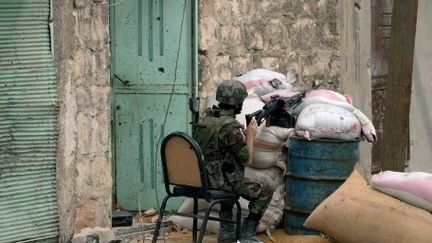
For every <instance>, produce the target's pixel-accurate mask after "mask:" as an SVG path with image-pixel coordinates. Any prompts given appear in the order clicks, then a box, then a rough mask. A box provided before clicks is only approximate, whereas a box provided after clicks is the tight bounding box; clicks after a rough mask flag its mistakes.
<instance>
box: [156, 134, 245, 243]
mask: <svg viewBox="0 0 432 243" xmlns="http://www.w3.org/2000/svg"><path fill="white" fill-rule="evenodd" d="M161 158H162V168H163V174H164V179H165V180H164V182H165V190H166V193H167V196H166V197H165V198H164V199H163V201H162V205H161V207H160V210H159V219H158V221H157V223H156V228H155V231H154V234H153V240H152V242H156V241H157V238H158V236H159V230H160V227H161V223H162V219H163V215H164V213H165V207H166V203H167V201H168V199H170V198H172V197H189V198H193V202H194V205H193V213H192V214H184V213H178V212H173V213H172V214H174V215H179V216H183V217H190V218H193V234H192V237H193V239H192V240H193V242H202V240H203V237H204V232H205V229H206V226H207V221H208V220H216V221H224V222H231V223H235V224H236V237H237V240H239V239H240V222H241V207H240V203H239V202H238V199H239V197H238V195H237V194H235V193H231V192H226V191H221V190H213V189H209V188H208V182H207V173H206V169H205V165H204V156H203V153H202V151H201V148H200V147H199V145H198V143H197V142H196V141H195V140H194V139H193V138H192V137H190V136H189V135H187V134H186V133H183V132H173V133H171V134H169V135H168V136H166V137H165V138H164V140H163V142H162V146H161ZM198 199H205V200H206V201H207V202H209V207H208V209H207V210H206V212H205V215H204V216H203V215H198ZM227 201H228V202H235V205H236V206H237V218H236V220H225V219H221V218H219V217H211V216H209V214H210V211H211V210H212V208H213V206H215V205H216V204H218V203H221V202H227ZM198 219H202V220H203V222H202V225H201V229H200V234H199V238H198V241H197V223H198V222H197V221H198Z"/></svg>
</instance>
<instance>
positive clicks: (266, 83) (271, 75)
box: [234, 69, 295, 96]
mask: <svg viewBox="0 0 432 243" xmlns="http://www.w3.org/2000/svg"><path fill="white" fill-rule="evenodd" d="M289 74H290V75H289V77H287V76H285V75H283V74H281V73H278V72H274V71H271V70H267V69H254V70H251V71H249V72H247V73H245V74H243V75H241V76H238V77H235V78H234V79H235V80H238V81H240V82H242V83H243V84H244V85H245V86H246V88H247V89H248V93H251V92H253V93H255V94H257V95H258V96H262V95H265V94H268V93H270V92H272V91H275V90H281V89H292V85H291V83H292V82H294V81H295V76H294V75H293V74H292V73H289Z"/></svg>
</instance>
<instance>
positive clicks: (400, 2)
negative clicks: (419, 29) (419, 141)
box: [380, 0, 418, 171]
mask: <svg viewBox="0 0 432 243" xmlns="http://www.w3.org/2000/svg"><path fill="white" fill-rule="evenodd" d="M417 5H418V1H417V0H393V12H392V28H391V34H390V46H389V57H390V58H389V59H390V60H389V70H388V85H387V91H386V95H385V101H384V104H385V114H384V123H383V126H384V132H383V138H382V139H383V146H382V150H381V151H380V153H381V154H382V155H383V156H380V157H381V158H383V161H382V164H381V166H382V170H394V171H404V170H405V162H406V161H407V136H408V132H409V126H408V124H409V111H410V103H411V83H412V70H413V57H414V42H415V33H416V23H417Z"/></svg>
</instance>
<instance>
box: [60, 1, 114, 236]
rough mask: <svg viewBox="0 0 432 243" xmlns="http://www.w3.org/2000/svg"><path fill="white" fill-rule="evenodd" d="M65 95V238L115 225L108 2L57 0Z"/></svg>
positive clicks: (62, 122)
mask: <svg viewBox="0 0 432 243" xmlns="http://www.w3.org/2000/svg"><path fill="white" fill-rule="evenodd" d="M53 13H54V16H53V23H54V32H53V37H54V46H55V48H54V54H55V62H56V69H57V74H58V92H59V99H60V114H59V129H60V137H59V149H58V151H59V152H58V164H57V178H58V179H57V182H58V204H59V221H60V241H61V242H66V241H68V240H69V239H71V238H72V237H73V235H74V234H78V233H80V232H81V231H82V230H83V229H86V228H87V230H88V228H95V227H100V228H109V227H110V226H111V218H110V216H111V187H112V179H111V164H110V160H111V151H110V150H111V147H110V146H111V145H110V136H111V134H110V105H109V103H110V102H109V99H110V98H109V97H110V91H111V89H110V83H109V32H108V29H109V25H108V6H107V1H104V0H93V1H88V0H74V1H53Z"/></svg>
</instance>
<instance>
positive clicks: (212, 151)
mask: <svg viewBox="0 0 432 243" xmlns="http://www.w3.org/2000/svg"><path fill="white" fill-rule="evenodd" d="M242 128H243V126H242V125H241V124H240V123H239V122H238V121H237V120H235V115H234V112H233V111H232V110H223V109H215V108H214V109H207V110H206V113H205V116H204V117H203V118H201V119H200V121H199V122H198V124H197V126H196V129H195V133H194V138H195V139H196V141H197V142H198V144H199V145H200V147H201V149H202V151H203V153H204V160H205V164H206V170H207V175H208V181H209V184H210V187H211V188H215V189H218V188H221V187H223V186H224V185H225V183H229V184H232V183H235V182H236V181H240V180H242V179H243V175H244V165H243V164H244V163H246V161H247V160H248V158H249V151H248V148H247V146H246V143H245V141H244V137H243V134H242V131H241V130H242Z"/></svg>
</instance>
